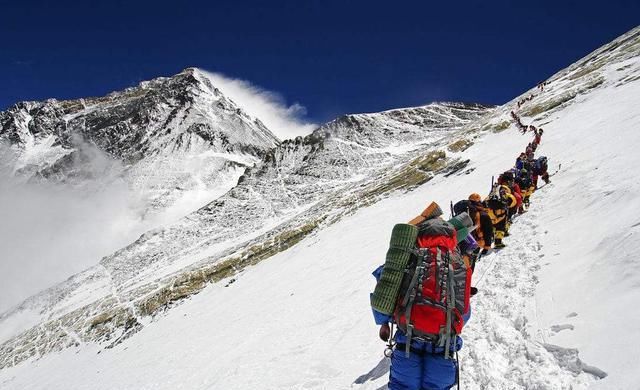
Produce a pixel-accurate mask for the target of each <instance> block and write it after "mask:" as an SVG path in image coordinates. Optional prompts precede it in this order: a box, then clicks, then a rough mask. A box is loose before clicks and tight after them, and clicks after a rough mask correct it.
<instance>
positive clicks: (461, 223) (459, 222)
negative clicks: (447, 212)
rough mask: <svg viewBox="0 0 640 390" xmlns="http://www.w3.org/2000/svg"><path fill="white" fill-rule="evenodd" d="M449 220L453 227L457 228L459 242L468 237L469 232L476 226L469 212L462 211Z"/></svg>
mask: <svg viewBox="0 0 640 390" xmlns="http://www.w3.org/2000/svg"><path fill="white" fill-rule="evenodd" d="M447 222H449V223H450V224H452V225H453V227H455V228H456V232H457V233H456V240H457V241H458V243H460V242H462V241H463V240H464V239H465V238H467V236H468V235H469V233H471V232H472V231H473V229H475V228H476V226H475V224H474V223H473V220H472V219H471V217H470V216H469V214H467V213H460V214H458V215H456V216H455V217H453V218H451V219H450V220H449V221H447Z"/></svg>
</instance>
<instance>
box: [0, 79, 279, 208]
mask: <svg viewBox="0 0 640 390" xmlns="http://www.w3.org/2000/svg"><path fill="white" fill-rule="evenodd" d="M0 129H1V130H0V145H4V146H5V148H9V150H10V151H11V158H12V161H10V168H11V171H12V173H13V174H14V175H16V176H18V177H21V178H24V179H31V180H34V179H37V178H44V179H47V180H49V181H61V182H71V183H72V184H75V185H81V184H82V183H83V181H85V180H87V179H92V178H95V177H96V176H101V177H104V176H124V177H125V178H126V179H127V181H128V182H129V183H130V184H131V186H132V187H133V188H134V189H138V190H141V191H145V192H146V193H147V194H148V197H149V211H154V210H158V209H160V210H161V209H164V208H166V207H169V206H171V205H173V204H174V203H175V202H176V201H178V200H179V199H180V198H181V196H182V195H184V194H185V193H188V192H189V191H192V190H194V189H199V188H200V189H202V190H209V191H211V190H213V189H216V190H217V191H214V192H217V193H218V194H219V195H221V194H222V193H224V192H226V190H228V189H229V188H231V187H232V186H233V185H235V183H236V181H237V179H238V177H239V176H240V175H241V174H242V173H243V172H244V169H245V168H246V167H248V166H251V165H253V164H255V163H256V162H257V161H259V160H260V159H261V158H262V157H263V156H264V155H265V153H266V152H267V151H268V150H270V149H272V148H274V147H275V146H277V145H278V144H279V140H278V139H277V138H276V137H275V136H274V135H273V133H272V132H271V131H270V130H269V129H267V128H266V127H265V126H264V125H263V124H262V122H260V120H259V119H257V118H253V117H250V116H249V115H247V114H246V113H245V112H244V111H243V110H242V109H241V108H240V107H239V106H238V105H237V104H236V103H234V102H233V101H231V100H230V99H228V98H227V97H225V96H224V95H223V94H222V93H221V92H220V91H219V90H218V89H217V88H216V87H215V86H214V85H213V84H212V83H211V81H210V80H209V79H208V78H207V76H206V74H205V73H204V72H201V71H199V70H198V69H193V68H189V69H186V70H184V71H183V72H181V73H179V74H177V75H175V76H173V77H169V78H165V77H162V78H157V79H154V80H151V81H147V82H142V83H140V85H138V86H137V87H133V88H128V89H126V90H124V91H122V92H114V93H111V94H109V95H108V96H105V97H101V98H87V99H79V100H70V101H57V100H55V99H50V100H47V101H45V102H22V103H18V104H16V105H14V106H13V107H11V108H10V109H9V110H7V111H5V112H2V113H0ZM96 154H97V155H98V156H99V157H101V159H100V160H101V161H103V162H106V163H103V164H96V163H95V162H96V159H97V158H96V157H97V156H96ZM105 171H109V172H105ZM211 199H213V198H211ZM211 199H210V200H211ZM196 208H197V207H196Z"/></svg>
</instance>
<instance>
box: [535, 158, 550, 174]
mask: <svg viewBox="0 0 640 390" xmlns="http://www.w3.org/2000/svg"><path fill="white" fill-rule="evenodd" d="M534 168H535V173H536V175H542V174H543V173H544V172H545V171H546V170H547V158H546V157H545V156H541V157H539V158H538V159H537V160H536V161H535V163H534Z"/></svg>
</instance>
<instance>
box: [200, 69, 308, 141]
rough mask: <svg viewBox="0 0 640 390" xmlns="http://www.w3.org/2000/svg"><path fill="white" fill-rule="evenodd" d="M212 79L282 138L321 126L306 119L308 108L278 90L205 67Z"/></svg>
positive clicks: (216, 85)
mask: <svg viewBox="0 0 640 390" xmlns="http://www.w3.org/2000/svg"><path fill="white" fill-rule="evenodd" d="M202 73H203V74H204V75H205V76H207V77H208V78H209V79H210V80H211V83H212V84H213V85H214V86H215V87H216V88H218V89H219V90H220V91H221V92H222V93H223V94H224V95H225V96H227V97H228V98H230V99H231V100H233V101H234V102H235V103H236V104H237V105H238V106H240V107H241V108H242V109H243V110H244V111H245V112H247V113H248V114H249V115H251V116H254V117H256V118H258V119H260V120H261V121H262V123H264V124H265V125H266V126H267V127H268V128H269V130H271V132H273V134H275V135H276V137H278V138H280V139H281V140H284V139H291V138H295V137H297V136H299V135H301V136H305V135H307V134H310V133H311V132H312V131H313V130H314V129H316V128H317V127H318V126H317V125H316V124H314V123H311V122H308V121H306V120H305V119H304V116H305V115H306V113H307V110H306V108H305V107H304V106H302V105H300V104H298V103H294V104H292V105H290V106H288V105H287V103H286V101H285V99H284V98H283V97H282V96H281V95H280V94H278V93H275V92H272V91H267V90H264V89H262V88H260V87H258V86H255V85H253V84H251V83H250V82H248V81H246V80H240V79H232V78H229V77H227V76H224V75H222V74H220V73H213V72H207V71H202Z"/></svg>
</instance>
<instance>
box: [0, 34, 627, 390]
mask: <svg viewBox="0 0 640 390" xmlns="http://www.w3.org/2000/svg"><path fill="white" fill-rule="evenodd" d="M639 54H640V28H636V29H634V30H632V31H631V32H629V33H627V34H625V35H624V36H622V37H620V38H618V39H617V40H615V41H614V42H612V43H610V44H608V45H606V46H604V47H603V48H601V49H599V50H597V51H596V52H594V53H592V54H590V55H589V56H587V57H586V58H585V59H583V60H581V61H579V62H578V63H576V64H574V65H572V66H571V67H569V68H567V69H565V70H563V71H561V72H559V73H558V74H556V75H554V76H552V77H551V78H550V79H549V85H548V86H547V87H546V88H545V90H544V92H540V91H537V90H535V89H532V90H531V91H527V92H526V93H525V94H523V96H529V95H530V94H534V95H535V97H534V98H533V99H532V100H531V101H528V102H526V103H525V104H524V105H523V106H522V107H521V108H520V110H519V113H520V115H521V116H522V118H523V120H524V122H526V123H533V124H535V125H537V126H543V127H544V128H545V135H544V138H543V144H542V146H541V149H540V150H539V153H541V154H545V155H547V156H549V158H550V160H551V166H552V171H554V169H553V167H554V164H555V162H556V161H557V162H561V163H562V169H560V170H558V172H557V174H556V175H554V176H553V177H552V184H550V185H548V186H547V187H545V188H542V189H540V190H539V191H538V192H537V193H536V194H535V196H534V199H533V202H534V203H533V206H532V208H531V211H530V212H529V213H528V214H526V215H525V216H523V217H521V218H520V219H519V220H518V221H516V223H515V224H514V227H513V229H512V232H511V233H512V237H509V241H507V243H508V245H509V246H508V248H507V249H505V250H503V251H501V252H499V253H494V254H492V255H490V256H488V257H486V258H485V259H484V260H483V261H482V262H481V263H480V264H479V266H478V268H477V269H476V273H475V275H474V278H475V283H476V285H478V287H479V288H480V290H481V292H480V294H479V295H478V296H476V297H475V298H474V299H475V301H474V303H473V304H474V309H473V317H472V320H471V322H470V324H469V326H468V328H467V330H466V347H465V348H464V349H463V350H462V354H461V363H462V372H461V378H462V381H463V385H464V387H465V388H474V389H475V388H478V389H480V388H492V389H493V388H495V389H528V388H547V389H561V388H569V387H570V386H572V388H586V387H588V386H595V387H598V386H601V387H605V388H634V387H637V385H638V384H639V383H640V378H638V377H637V374H632V372H633V367H632V364H633V363H632V362H635V361H637V358H638V356H637V352H636V351H637V348H635V349H633V350H628V349H626V353H627V355H620V354H618V353H617V352H618V351H620V350H623V348H624V347H625V345H626V344H631V345H638V342H640V334H639V333H638V331H637V330H634V329H635V328H632V327H624V332H623V334H621V335H620V337H607V335H610V333H608V331H610V330H611V329H612V327H611V326H612V324H611V323H610V321H609V319H610V318H613V317H615V316H616V315H619V313H621V312H623V310H624V308H625V307H629V305H631V302H633V301H634V300H635V299H637V298H639V297H640V291H638V288H637V287H636V286H637V285H638V278H637V275H636V273H635V272H633V270H634V269H635V268H637V267H636V266H635V263H636V261H635V260H634V258H633V256H632V253H633V252H632V251H630V250H627V249H629V248H633V247H636V246H637V244H638V242H637V239H636V238H634V237H635V235H634V234H633V229H634V227H635V226H637V223H636V222H637V221H635V220H634V218H635V217H636V214H635V213H633V212H630V213H626V214H625V213H616V210H618V208H619V205H620V204H625V205H627V206H626V207H628V210H638V209H640V205H639V204H637V199H636V197H634V196H633V194H636V193H637V192H638V190H640V188H636V187H638V185H640V184H639V183H640V180H638V178H637V177H636V176H637V175H636V174H635V173H633V171H631V172H629V171H628V170H626V171H625V174H626V180H623V181H622V180H621V181H617V180H613V179H614V178H618V177H619V173H620V171H621V170H624V167H625V166H628V165H629V164H630V165H632V166H633V164H634V163H635V162H637V161H636V160H637V159H636V158H635V155H636V153H634V150H633V149H634V146H635V145H638V143H639V142H640V139H638V134H637V132H636V131H634V130H635V129H636V128H637V126H638V125H640V112H638V108H637V107H636V106H637V101H638V97H639V96H640V55H639ZM520 99H521V97H518V98H516V99H514V101H513V102H510V103H508V104H506V105H504V106H502V107H497V108H486V107H482V106H476V105H463V104H434V105H429V106H425V107H419V108H413V109H401V110H392V111H388V112H383V113H378V114H361V115H349V116H345V117H343V118H339V119H337V120H335V121H333V122H331V123H329V124H326V125H324V126H322V127H320V128H319V129H318V130H316V131H315V132H314V133H313V134H311V135H309V136H307V137H304V138H298V139H295V140H290V141H285V142H283V143H282V144H281V145H279V146H278V147H275V148H273V149H271V150H269V151H268V152H267V153H266V154H265V155H264V156H263V159H262V160H261V161H260V162H258V163H256V165H255V166H254V167H252V168H250V169H247V170H246V172H245V173H244V175H243V176H242V177H241V178H240V180H239V183H238V185H237V186H235V187H234V188H233V189H231V190H230V191H229V192H227V193H226V194H225V195H223V196H221V197H219V198H218V199H216V200H215V201H213V202H212V203H210V204H208V205H206V206H205V207H202V208H201V209H199V210H197V211H195V212H193V213H191V214H189V215H187V216H186V217H185V218H183V219H181V220H179V221H178V222H176V223H174V224H172V225H170V226H167V227H162V228H158V229H155V230H153V231H150V232H148V233H146V234H145V235H143V236H142V237H140V239H138V240H137V241H136V242H134V243H132V244H131V245H129V246H127V247H126V248H123V249H121V250H120V251H118V252H116V253H114V254H113V255H111V256H108V257H105V258H104V259H102V260H101V261H100V264H99V265H97V266H96V267H94V268H91V269H89V270H87V271H85V272H84V273H82V274H79V275H76V276H74V277H72V278H71V279H69V280H68V281H67V282H65V283H63V284H61V285H59V286H56V287H54V288H52V289H50V290H47V291H45V292H43V293H41V294H39V295H37V296H35V297H33V298H31V299H29V300H28V301H26V302H25V303H24V304H22V305H21V306H19V307H18V308H16V309H15V310H13V311H11V312H8V313H5V314H4V315H3V316H2V317H1V318H0V327H1V329H2V331H3V333H2V335H1V337H2V341H3V344H2V345H1V346H0V367H2V369H1V370H0V384H2V385H3V387H7V388H26V387H34V388H58V387H75V388H105V389H106V388H140V387H153V388H175V387H180V386H182V387H186V388H212V387H213V388H226V389H247V388H268V389H275V388H279V389H280V388H281V389H291V388H317V389H322V388H331V389H343V388H362V389H374V388H375V389H377V388H380V387H381V386H382V385H383V383H384V376H385V361H384V359H383V360H380V358H381V353H380V352H381V351H382V349H383V346H382V344H381V343H377V342H376V329H375V327H374V325H373V323H372V321H371V319H370V313H369V308H368V293H369V291H370V290H371V289H372V287H373V278H372V277H371V276H370V275H369V273H370V271H371V270H373V268H375V266H376V265H378V264H379V263H380V262H381V259H382V257H383V256H384V252H385V250H386V247H385V246H386V243H387V240H388V234H389V231H390V229H391V227H392V225H393V224H394V223H396V222H398V221H406V220H408V219H411V218H412V217H413V216H415V214H417V213H418V212H420V211H421V210H422V208H423V207H424V205H425V203H428V202H429V201H430V200H436V201H438V202H439V203H441V204H442V205H445V204H447V203H448V202H449V201H450V200H457V199H460V198H464V197H466V196H468V194H469V193H470V192H483V189H485V191H486V190H488V187H489V181H490V177H491V175H494V174H496V173H499V172H501V171H504V170H505V169H507V168H508V167H510V166H511V165H512V164H513V160H514V159H515V157H516V156H517V155H518V153H519V152H520V151H521V150H522V149H523V148H524V146H525V145H526V143H527V142H528V141H529V139H528V138H527V137H524V136H522V135H521V134H520V133H519V132H518V131H516V129H515V126H514V125H513V124H512V123H511V122H510V120H509V112H510V111H511V110H512V109H514V108H515V101H517V100H520ZM585 189H588V190H589V191H585ZM613 213H615V214H616V215H617V217H616V219H615V221H611V222H610V223H609V222H607V223H605V222H603V221H606V218H607V216H608V215H610V214H613ZM580 227H582V231H580ZM577 230H578V231H579V233H581V234H576V231H577ZM620 248H622V249H623V251H622V252H620V250H619V249H620ZM611 253H620V256H618V257H616V259H615V260H611V257H610V254H611ZM267 258H268V259H269V260H268V261H261V260H264V259H267ZM250 266H251V267H250ZM620 267H624V272H623V273H622V274H621V273H619V272H615V271H616V269H619V268H620ZM211 282H216V283H213V285H211ZM536 283H538V284H537V285H536ZM569 283H575V285H574V286H572V291H567V284H569ZM614 291H615V292H616V293H615V294H614V293H610V292H614ZM198 292H201V293H200V294H198V295H197V296H194V294H195V293H198ZM622 296H623V297H624V298H621V297H622ZM188 297H191V299H185V298H188ZM624 312H625V313H626V315H627V316H628V317H627V318H626V319H625V323H629V322H630V323H635V322H636V321H637V320H638V315H637V314H635V313H633V312H632V311H631V312H630V311H629V310H626V311H624ZM598 335H601V336H602V337H597V336H598ZM54 352H59V353H54ZM96 352H98V353H96ZM578 352H579V353H580V358H578ZM37 358H42V359H40V360H38V361H37V362H35V363H33V362H25V360H27V359H37ZM585 362H586V363H585ZM72 370H73V372H72ZM276 372H277V373H278V374H277V375H274V374H273V373H276ZM606 374H609V375H608V376H606ZM605 376H606V378H605ZM34 378H35V379H34ZM107 378H108V379H107ZM599 378H605V379H603V380H601V381H597V379H599Z"/></svg>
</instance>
